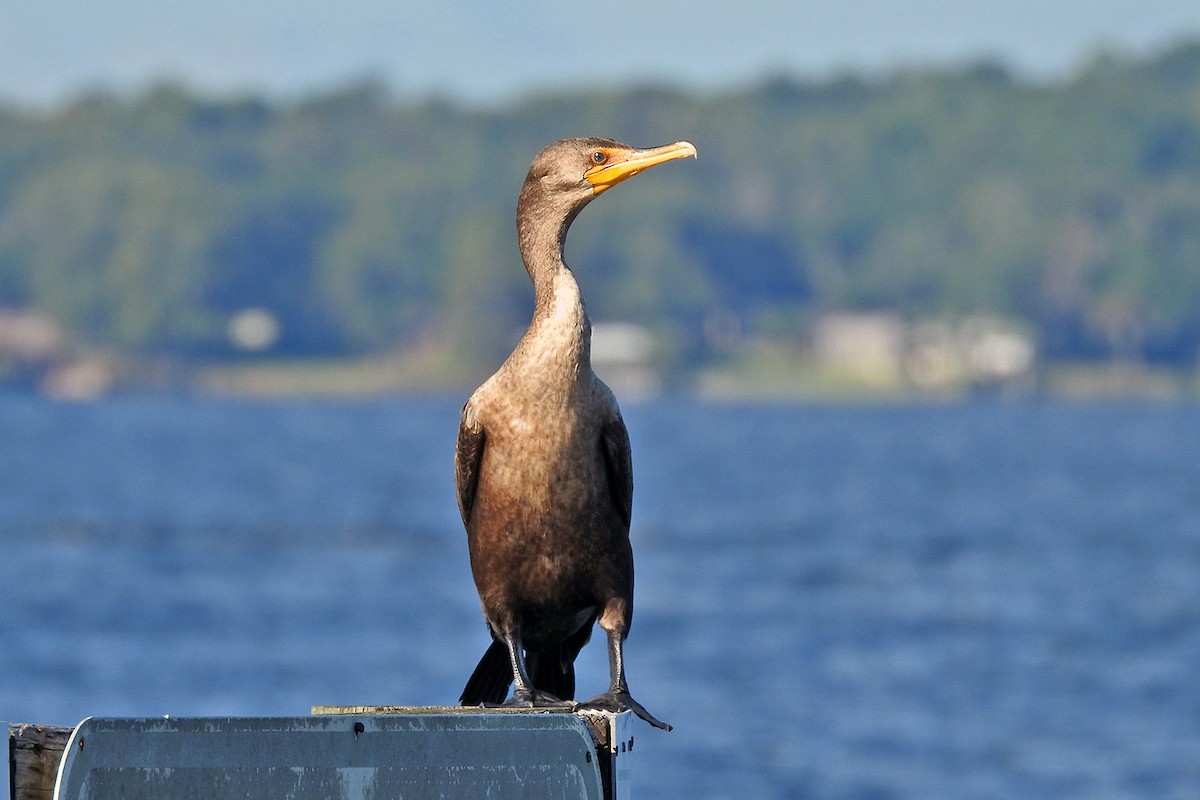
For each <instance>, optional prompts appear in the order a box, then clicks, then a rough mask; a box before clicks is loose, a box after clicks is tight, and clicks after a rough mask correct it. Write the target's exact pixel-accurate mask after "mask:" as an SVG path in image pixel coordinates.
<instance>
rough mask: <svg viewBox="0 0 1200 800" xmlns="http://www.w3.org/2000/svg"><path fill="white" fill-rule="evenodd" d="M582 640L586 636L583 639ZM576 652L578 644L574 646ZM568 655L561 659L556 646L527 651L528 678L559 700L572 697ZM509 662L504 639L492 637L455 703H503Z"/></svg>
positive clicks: (572, 675) (508, 682) (572, 674)
mask: <svg viewBox="0 0 1200 800" xmlns="http://www.w3.org/2000/svg"><path fill="white" fill-rule="evenodd" d="M585 641H586V639H585ZM575 649H576V652H577V651H578V648H575ZM573 659H574V653H572V654H571V658H570V659H565V660H564V659H563V657H562V654H561V653H560V652H558V651H557V650H555V651H552V652H542V653H529V654H528V655H527V656H526V664H527V666H528V668H529V680H530V681H531V682H532V683H533V686H534V688H535V689H538V690H540V691H543V692H546V693H548V694H551V695H554V696H555V697H557V698H558V699H560V700H573V699H574V698H575V666H574V664H572V663H571V661H572V660H573ZM512 682H513V673H512V664H511V663H510V662H509V659H508V648H507V647H505V645H504V642H501V641H498V640H493V641H492V643H491V645H489V646H488V649H487V650H486V651H485V652H484V654H483V658H481V659H479V663H478V664H477V665H476V666H475V671H474V672H472V673H471V677H470V678H468V679H467V685H466V686H465V687H463V690H462V695H461V696H460V697H459V698H458V702H459V705H464V706H477V705H480V704H481V703H497V704H498V703H503V702H504V700H505V698H507V697H508V687H509V686H511V685H512Z"/></svg>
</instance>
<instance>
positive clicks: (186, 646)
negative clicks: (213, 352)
mask: <svg viewBox="0 0 1200 800" xmlns="http://www.w3.org/2000/svg"><path fill="white" fill-rule="evenodd" d="M460 400H461V398H441V399H430V400H420V401H417V400H403V401H379V402H372V403H360V404H350V405H335V404H318V403H298V402H296V403H293V402H289V403H262V404H253V403H237V402H220V401H212V400H195V399H182V398H116V399H112V400H106V401H104V402H101V403H98V404H92V405H61V404H52V403H47V402H44V401H40V400H37V399H33V398H25V397H13V396H9V397H0V563H2V567H0V590H2V592H3V597H4V608H3V613H2V615H0V719H8V720H10V721H32V722H45V723H56V724H73V723H74V722H76V721H78V720H79V719H81V718H83V717H85V716H89V715H103V716H113V715H119V716H125V715H132V716H149V715H160V714H164V713H169V714H172V715H176V716H196V715H300V714H305V713H307V712H308V709H309V707H310V706H312V705H313V704H346V705H352V704H438V703H450V702H453V701H454V699H455V698H456V697H457V696H458V692H459V690H460V689H461V686H462V683H463V680H464V679H465V677H466V675H467V674H468V673H469V672H470V670H471V668H472V667H473V666H474V663H475V661H476V659H477V658H478V656H479V655H480V653H481V652H482V650H483V648H484V647H485V645H486V643H487V634H486V633H485V631H484V628H483V623H482V621H481V617H480V613H479V610H478V604H477V600H476V598H475V594H474V589H473V586H472V584H471V579H470V574H469V571H468V567H467V555H466V546H465V541H464V535H463V533H462V530H461V525H460V523H459V520H458V515H457V509H456V506H455V501H454V495H453V488H452V477H451V468H450V465H451V451H452V448H453V439H454V435H455V428H456V422H457V405H458V403H459V402H460ZM626 418H627V421H628V423H629V427H630V432H631V436H632V439H633V445H634V465H635V472H636V475H637V489H636V492H635V508H634V531H633V536H634V540H635V552H636V555H637V569H638V582H637V599H636V613H635V620H634V628H633V632H632V635H631V638H630V641H629V645H628V651H627V659H628V668H629V674H630V682H631V685H632V687H633V690H634V694H635V695H636V696H637V697H638V698H639V699H640V700H641V701H642V702H643V703H645V705H646V706H647V707H648V708H650V710H651V711H653V712H654V713H655V714H657V715H658V716H660V717H662V718H664V719H666V720H668V721H670V722H672V723H673V724H674V725H675V726H676V729H675V731H674V732H672V733H669V734H663V733H660V732H658V731H655V730H652V729H651V728H649V727H648V726H643V727H641V728H639V729H638V732H637V753H636V762H635V777H636V782H635V787H634V788H635V791H636V793H637V796H639V797H646V798H675V797H705V798H708V797H713V798H725V797H729V798H743V797H764V798H772V797H779V798H863V799H864V800H865V799H867V798H870V799H871V800H882V799H883V798H922V799H924V798H1089V799H1092V798H1126V797H1127V798H1147V797H1150V798H1176V797H1177V798H1193V797H1196V796H1198V795H1200V685H1198V678H1200V408H1197V407H1195V406H1186V405H1178V406H1173V405H1152V406H1138V405H1129V406H1116V405H1055V404H1012V405H1006V404H964V405H946V406H911V407H908V406H878V407H873V406H866V407H850V408H837V407H821V406H798V407H771V406H722V405H703V404H695V403H683V402H667V401H663V402H658V403H654V404H649V405H642V406H636V405H635V406H629V407H627V408H626ZM581 661H582V664H581V675H580V692H581V693H588V694H590V693H594V692H598V691H600V690H602V689H603V688H604V687H605V686H606V683H607V678H606V666H605V660H604V654H603V650H602V648H601V647H600V646H599V644H598V643H593V644H592V645H591V646H589V647H588V648H587V650H586V651H585V653H584V656H583V657H582V659H581Z"/></svg>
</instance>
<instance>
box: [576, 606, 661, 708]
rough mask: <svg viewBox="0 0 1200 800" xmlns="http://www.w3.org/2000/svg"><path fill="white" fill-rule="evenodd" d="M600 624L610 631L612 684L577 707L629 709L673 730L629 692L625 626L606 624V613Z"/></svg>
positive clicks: (609, 665) (609, 653)
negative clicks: (624, 652)
mask: <svg viewBox="0 0 1200 800" xmlns="http://www.w3.org/2000/svg"><path fill="white" fill-rule="evenodd" d="M600 625H601V627H603V628H604V629H605V631H606V633H608V674H609V677H610V679H611V684H610V685H609V687H608V691H607V692H605V693H604V694H599V695H596V696H595V697H593V698H592V699H591V700H586V701H584V702H582V703H580V704H579V705H578V706H576V708H584V709H587V708H595V709H599V710H601V711H613V712H618V711H626V710H628V711H632V712H633V713H635V714H637V715H638V716H639V717H641V718H642V719H644V720H645V721H646V722H649V723H650V724H651V725H653V726H654V727H656V728H661V729H662V730H664V731H669V730H671V726H670V725H668V724H667V723H665V722H663V721H662V720H660V719H658V718H657V717H655V716H654V715H653V714H651V713H650V712H649V711H647V710H646V708H645V706H643V705H642V704H641V703H639V702H638V701H637V700H634V699H633V696H632V695H631V694H629V684H628V683H626V681H625V660H624V654H623V651H622V648H623V645H624V641H625V636H624V633H625V626H624V625H621V626H619V627H617V626H613V627H609V626H607V625H605V617H604V615H602V616H601V618H600Z"/></svg>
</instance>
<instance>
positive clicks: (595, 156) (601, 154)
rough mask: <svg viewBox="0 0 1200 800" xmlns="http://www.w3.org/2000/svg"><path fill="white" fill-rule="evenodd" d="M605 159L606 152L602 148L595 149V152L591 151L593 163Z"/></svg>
mask: <svg viewBox="0 0 1200 800" xmlns="http://www.w3.org/2000/svg"><path fill="white" fill-rule="evenodd" d="M605 161H608V154H607V153H605V152H604V151H603V150H597V151H596V152H594V153H592V163H593V164H603V163H604V162H605Z"/></svg>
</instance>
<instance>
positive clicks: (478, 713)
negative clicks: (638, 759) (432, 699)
mask: <svg viewBox="0 0 1200 800" xmlns="http://www.w3.org/2000/svg"><path fill="white" fill-rule="evenodd" d="M631 719H632V715H631V714H629V713H627V712H626V713H622V714H606V713H603V712H587V713H580V714H574V713H570V712H541V711H537V712H534V711H529V710H519V711H517V710H510V709H486V710H484V709H464V708H458V707H440V706H439V707H415V708H414V707H378V706H351V707H343V706H338V707H329V706H318V707H316V708H314V709H313V715H312V716H308V717H287V718H262V717H255V718H186V719H175V718H151V719H102V718H90V719H86V720H84V721H83V722H82V723H80V724H79V726H78V727H77V728H76V729H75V731H74V732H73V733H72V735H71V738H70V740H69V741H68V743H67V746H66V751H65V753H64V755H63V760H62V764H61V767H60V769H59V774H58V781H57V783H56V785H55V795H54V796H55V797H56V798H59V800H68V799H70V800H75V799H76V798H79V799H80V800H83V799H84V798H89V799H91V800H109V798H123V799H124V800H138V799H139V798H147V800H149V798H155V800H163V799H164V798H196V797H204V798H214V799H216V798H225V797H228V798H234V797H237V798H253V799H254V800H258V799H260V798H261V799H262V800H268V798H269V799H271V800H274V799H275V798H279V799H280V800H283V798H288V800H307V798H314V800H315V799H316V798H320V799H321V800H327V799H328V798H347V800H349V799H350V798H364V800H365V798H375V799H376V800H378V799H380V798H406V799H408V798H460V797H461V798H478V797H492V798H503V797H520V798H531V799H532V798H581V799H586V800H605V798H628V796H629V794H628V788H629V772H630V769H629V767H630V763H629V762H630V758H631V751H632V745H633V737H632V735H631V734H630V731H631V727H632V725H631Z"/></svg>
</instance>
